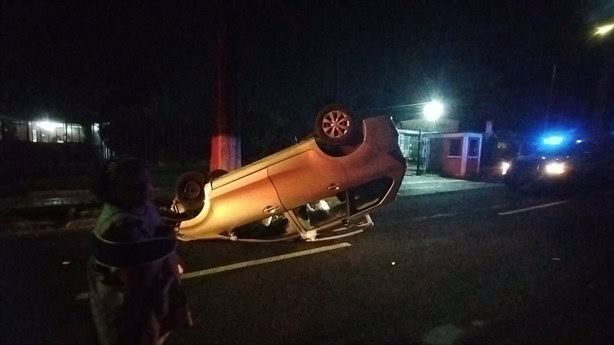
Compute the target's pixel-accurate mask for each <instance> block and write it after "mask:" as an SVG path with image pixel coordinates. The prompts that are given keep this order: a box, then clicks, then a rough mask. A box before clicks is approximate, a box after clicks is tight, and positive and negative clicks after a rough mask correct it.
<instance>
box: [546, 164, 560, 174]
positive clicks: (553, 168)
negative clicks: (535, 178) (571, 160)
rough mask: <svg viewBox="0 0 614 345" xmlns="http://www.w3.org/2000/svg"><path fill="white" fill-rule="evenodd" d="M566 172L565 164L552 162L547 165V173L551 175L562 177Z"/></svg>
mask: <svg viewBox="0 0 614 345" xmlns="http://www.w3.org/2000/svg"><path fill="white" fill-rule="evenodd" d="M564 172H565V163H559V162H552V163H548V164H546V173H547V174H550V175H560V174H562V173H564Z"/></svg>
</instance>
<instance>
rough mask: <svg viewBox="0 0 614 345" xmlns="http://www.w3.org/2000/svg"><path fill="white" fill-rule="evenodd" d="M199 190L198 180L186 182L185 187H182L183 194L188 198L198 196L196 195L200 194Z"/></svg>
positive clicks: (191, 198)
mask: <svg viewBox="0 0 614 345" xmlns="http://www.w3.org/2000/svg"><path fill="white" fill-rule="evenodd" d="M200 191H201V187H200V184H198V182H195V181H190V182H188V183H186V185H185V187H184V188H183V194H184V195H185V197H186V198H188V199H190V200H193V199H196V198H198V196H199V195H200Z"/></svg>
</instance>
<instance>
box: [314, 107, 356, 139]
mask: <svg viewBox="0 0 614 345" xmlns="http://www.w3.org/2000/svg"><path fill="white" fill-rule="evenodd" d="M358 126H359V121H357V120H356V118H355V117H354V116H353V115H352V113H351V112H350V111H349V109H348V108H347V107H346V106H344V105H342V104H329V105H327V106H325V107H324V108H322V110H320V112H319V113H318V116H317V117H316V133H317V134H318V138H321V139H323V140H324V141H325V142H327V143H329V144H346V143H348V142H349V141H350V140H351V139H352V138H353V137H354V136H355V134H356V132H357V130H358V129H357V128H356V127H358Z"/></svg>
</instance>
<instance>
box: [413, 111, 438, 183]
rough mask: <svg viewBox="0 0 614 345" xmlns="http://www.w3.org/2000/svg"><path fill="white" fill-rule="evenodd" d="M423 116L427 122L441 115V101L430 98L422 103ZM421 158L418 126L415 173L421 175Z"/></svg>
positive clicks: (420, 131)
mask: <svg viewBox="0 0 614 345" xmlns="http://www.w3.org/2000/svg"><path fill="white" fill-rule="evenodd" d="M422 113H423V115H424V118H425V119H426V120H427V121H429V122H435V121H437V120H439V119H440V118H441V116H443V113H444V107H443V103H441V102H440V101H437V100H432V101H429V102H426V103H424V107H423V108H422ZM421 160H422V127H420V128H418V158H417V159H416V175H422V171H421V170H420V161H421Z"/></svg>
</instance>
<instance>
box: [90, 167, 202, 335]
mask: <svg viewBox="0 0 614 345" xmlns="http://www.w3.org/2000/svg"><path fill="white" fill-rule="evenodd" d="M97 194H98V196H99V197H100V198H101V199H102V201H103V202H104V205H103V208H102V212H101V214H100V216H99V218H98V220H97V222H96V226H95V228H94V233H93V256H92V258H91V259H90V260H89V262H88V267H87V276H88V284H89V296H90V306H91V309H92V317H93V320H94V324H95V326H96V331H97V333H98V339H99V341H100V344H101V345H154V344H156V345H157V344H162V343H163V342H164V340H165V339H166V337H167V336H168V334H169V332H170V331H171V330H172V329H174V328H177V327H182V326H191V325H192V320H191V316H190V312H189V309H188V307H187V303H186V299H185V295H184V294H183V291H182V288H181V285H180V279H179V278H180V274H181V272H180V270H181V266H180V265H179V257H178V256H177V254H176V241H175V237H174V231H173V230H174V229H173V228H172V227H170V226H165V225H164V223H163V221H162V220H161V218H160V215H159V214H158V211H157V209H156V207H155V205H154V204H153V187H152V181H151V175H150V173H149V170H148V168H147V164H146V163H145V162H144V161H142V160H139V159H135V158H127V159H122V160H119V161H111V162H109V163H108V164H107V165H106V167H105V169H104V172H103V174H102V176H101V178H100V180H99V183H98V186H97Z"/></svg>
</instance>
